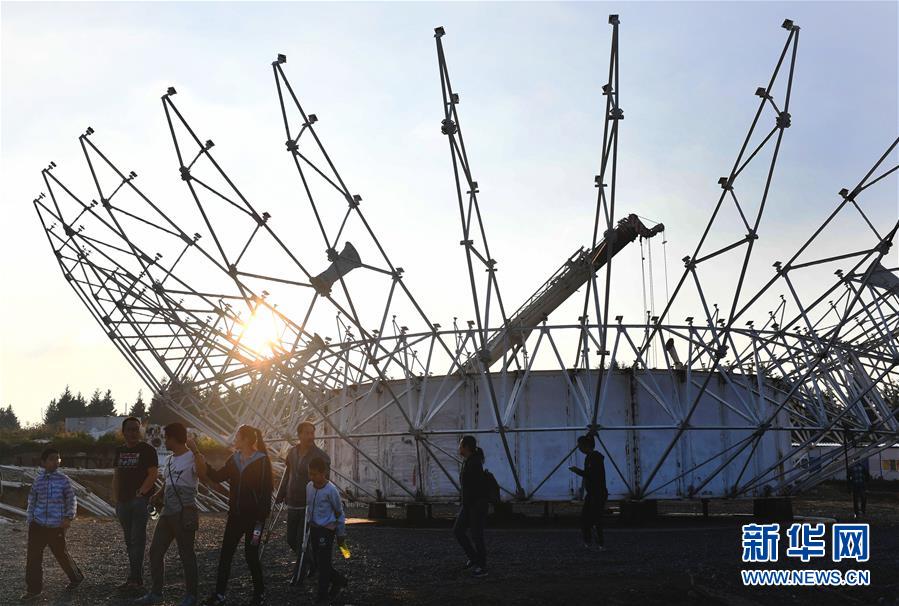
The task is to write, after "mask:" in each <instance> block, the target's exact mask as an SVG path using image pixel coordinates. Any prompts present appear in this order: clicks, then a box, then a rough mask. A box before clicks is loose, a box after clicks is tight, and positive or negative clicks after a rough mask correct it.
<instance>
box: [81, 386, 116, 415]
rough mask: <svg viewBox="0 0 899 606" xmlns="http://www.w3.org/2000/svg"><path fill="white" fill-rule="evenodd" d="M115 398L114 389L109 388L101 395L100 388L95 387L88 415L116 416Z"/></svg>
mask: <svg viewBox="0 0 899 606" xmlns="http://www.w3.org/2000/svg"><path fill="white" fill-rule="evenodd" d="M115 414H116V410H115V400H114V399H113V398H112V391H111V390H109V389H107V390H106V393H105V394H103V395H102V396H101V395H100V390H99V389H95V390H94V393H93V395H92V396H91V401H90V403H89V404H88V405H87V415H88V416H91V417H107V416H115Z"/></svg>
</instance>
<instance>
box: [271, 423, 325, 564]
mask: <svg viewBox="0 0 899 606" xmlns="http://www.w3.org/2000/svg"><path fill="white" fill-rule="evenodd" d="M297 437H299V439H300V441H299V443H298V444H297V445H296V446H294V447H293V448H291V449H290V450H289V451H288V452H287V469H286V470H285V471H284V479H283V480H281V487H280V488H279V489H278V496H277V497H276V499H275V502H276V503H285V504H286V505H287V544H288V545H290V548H291V550H293V552H294V553H296V554H297V558H299V557H300V548H301V547H302V543H303V525H304V520H305V518H306V485H307V484H308V483H309V463H310V462H311V461H312V460H313V459H321V460H322V461H324V462H325V465H326V467H327V468H328V470H330V467H331V459H330V457H328V455H327V454H325V451H323V450H322V449H321V448H319V447H318V446H316V445H315V425H313V424H312V423H310V422H309V421H303V422H302V423H300V424H299V425H298V426H297ZM327 475H328V474H327V472H326V473H325V477H326V478H327ZM304 567H305V565H304ZM298 577H299V580H302V577H303V571H300V574H299V575H298Z"/></svg>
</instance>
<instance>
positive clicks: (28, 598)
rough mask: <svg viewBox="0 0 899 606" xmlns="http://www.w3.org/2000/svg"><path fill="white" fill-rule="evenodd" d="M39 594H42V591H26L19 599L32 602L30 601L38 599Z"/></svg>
mask: <svg viewBox="0 0 899 606" xmlns="http://www.w3.org/2000/svg"><path fill="white" fill-rule="evenodd" d="M39 595H41V592H40V591H34V592H31V591H26V592H25V593H23V594H22V595H21V596H19V601H20V602H30V601H32V600H34V599H36V598H37V597H38V596H39Z"/></svg>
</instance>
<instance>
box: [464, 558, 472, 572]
mask: <svg viewBox="0 0 899 606" xmlns="http://www.w3.org/2000/svg"><path fill="white" fill-rule="evenodd" d="M469 568H474V562H472V561H471V560H467V561H466V562H465V566H463V567H462V570H468V569H469Z"/></svg>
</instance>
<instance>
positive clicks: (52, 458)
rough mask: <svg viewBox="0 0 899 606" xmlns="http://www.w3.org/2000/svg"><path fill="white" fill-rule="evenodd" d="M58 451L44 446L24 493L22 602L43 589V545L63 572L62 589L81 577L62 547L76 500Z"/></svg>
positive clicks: (64, 545) (64, 546) (79, 582)
mask: <svg viewBox="0 0 899 606" xmlns="http://www.w3.org/2000/svg"><path fill="white" fill-rule="evenodd" d="M59 463H60V459H59V451H58V450H56V449H55V448H52V447H51V448H45V449H44V451H43V452H42V453H41V467H43V471H41V472H40V473H38V476H37V477H36V478H35V479H34V483H33V484H32V485H31V492H29V493H28V509H27V511H26V518H25V523H26V524H27V526H28V552H27V555H26V556H25V585H26V588H27V589H26V592H25V594H24V595H23V596H22V598H21V600H22V601H23V602H30V601H31V600H33V599H35V598H36V597H38V596H39V595H40V594H41V591H42V590H43V588H44V568H43V561H44V548H45V547H48V546H49V547H50V551H52V552H53V555H54V556H55V557H56V561H57V562H59V565H60V567H62V570H63V572H65V573H66V576H67V577H69V584H68V585H67V586H66V589H69V590H71V589H74V588H75V587H77V586H78V585H80V584H81V582H82V581H83V580H84V575H83V574H81V571H80V570H78V567H77V566H76V565H75V562H74V561H73V560H72V557H71V556H70V555H69V552H68V550H67V549H66V531H67V530H68V529H69V525H70V524H71V523H72V520H74V519H75V512H76V511H77V508H78V500H77V499H76V497H75V491H74V490H73V488H72V482H71V481H70V480H69V478H68V476H66V475H65V474H63V473H61V472H59V471H57V470H58V469H59Z"/></svg>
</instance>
